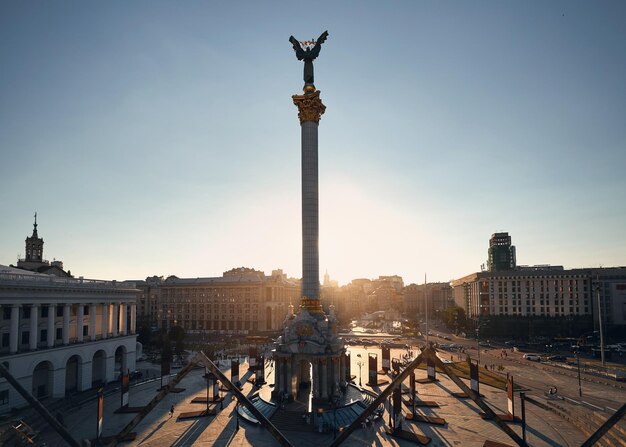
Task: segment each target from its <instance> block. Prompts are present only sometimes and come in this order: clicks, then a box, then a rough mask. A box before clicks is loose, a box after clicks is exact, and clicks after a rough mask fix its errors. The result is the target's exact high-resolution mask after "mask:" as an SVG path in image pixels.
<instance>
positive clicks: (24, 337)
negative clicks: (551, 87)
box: [22, 331, 30, 345]
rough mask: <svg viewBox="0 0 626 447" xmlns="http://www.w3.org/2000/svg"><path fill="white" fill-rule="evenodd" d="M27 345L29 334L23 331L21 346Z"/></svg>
mask: <svg viewBox="0 0 626 447" xmlns="http://www.w3.org/2000/svg"><path fill="white" fill-rule="evenodd" d="M28 343H30V332H29V331H24V332H22V344H23V345H27V344H28Z"/></svg>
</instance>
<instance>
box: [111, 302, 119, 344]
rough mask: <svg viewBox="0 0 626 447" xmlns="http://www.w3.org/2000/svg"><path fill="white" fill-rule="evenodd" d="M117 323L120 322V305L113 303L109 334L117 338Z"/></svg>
mask: <svg viewBox="0 0 626 447" xmlns="http://www.w3.org/2000/svg"><path fill="white" fill-rule="evenodd" d="M119 321H120V304H119V303H115V304H113V315H112V318H111V322H112V323H113V324H112V327H111V333H112V334H113V337H117V336H118V324H119Z"/></svg>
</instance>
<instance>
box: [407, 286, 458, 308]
mask: <svg viewBox="0 0 626 447" xmlns="http://www.w3.org/2000/svg"><path fill="white" fill-rule="evenodd" d="M427 301H428V303H426V302H427ZM453 304H454V300H453V298H452V287H451V286H450V284H449V283H447V282H433V283H428V284H426V285H424V284H419V285H418V284H409V285H408V286H406V287H405V288H404V311H405V312H406V313H408V314H410V315H415V314H420V315H424V314H425V313H426V310H427V309H428V314H429V315H434V314H435V313H436V312H439V311H443V310H446V309H447V308H448V307H450V306H452V305H453Z"/></svg>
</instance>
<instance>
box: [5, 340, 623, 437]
mask: <svg viewBox="0 0 626 447" xmlns="http://www.w3.org/2000/svg"><path fill="white" fill-rule="evenodd" d="M429 358H430V359H431V360H433V361H434V363H435V365H436V366H437V367H439V368H440V369H441V370H442V371H443V372H444V373H445V374H446V375H448V377H450V379H451V380H452V381H453V382H454V383H455V384H456V385H457V386H458V387H459V388H461V390H462V391H463V392H465V393H466V394H467V395H468V396H469V397H470V398H471V399H472V400H473V401H474V402H475V403H476V405H478V406H479V407H480V408H481V409H482V410H483V411H484V412H485V414H486V415H487V417H488V418H490V419H492V420H494V421H495V422H496V424H498V426H499V427H500V429H501V430H502V431H504V432H505V433H506V434H507V435H508V436H509V437H510V438H511V439H513V440H514V441H515V443H516V444H517V445H519V446H522V447H527V446H528V444H527V443H526V441H525V440H523V439H522V438H520V437H519V436H518V435H517V434H516V433H515V432H514V431H513V430H511V428H510V427H509V426H508V425H507V423H506V421H504V420H502V419H501V418H500V417H499V416H498V415H497V414H495V413H494V412H493V410H492V409H491V408H490V407H489V406H488V405H487V404H486V403H485V402H483V400H482V399H481V398H480V396H479V395H477V393H473V392H472V391H471V390H470V389H469V388H468V387H467V385H465V383H463V381H462V380H461V379H460V378H459V377H458V376H457V375H456V374H455V373H454V372H453V371H452V370H450V369H449V368H448V366H447V365H446V364H445V363H443V362H442V361H441V359H439V357H437V355H436V351H435V349H434V348H432V347H430V348H426V349H425V350H424V351H423V352H422V353H421V354H420V355H419V356H418V357H417V358H416V359H415V360H413V361H412V362H411V363H410V364H409V365H407V367H406V368H404V370H403V371H402V372H400V374H398V375H397V376H396V378H395V379H393V380H392V382H391V383H390V384H389V386H388V387H387V388H385V390H383V392H382V393H381V394H380V395H378V397H377V398H376V399H374V401H373V402H372V403H371V404H370V405H369V406H368V407H367V408H366V409H365V410H364V411H363V412H362V413H361V414H360V416H359V417H358V418H357V419H355V420H354V422H352V424H350V425H349V426H348V427H346V428H345V429H344V430H343V431H342V432H341V434H340V435H339V436H338V437H337V438H336V439H334V440H333V442H332V444H330V447H337V446H339V445H341V444H342V443H343V442H344V441H345V440H346V439H348V437H349V436H350V435H351V434H352V432H354V430H356V429H357V428H359V427H361V424H362V422H364V421H365V420H366V419H367V418H368V417H369V416H371V415H372V414H373V413H374V411H376V409H377V408H378V407H379V406H380V405H381V404H382V403H384V402H385V401H386V400H387V398H388V397H389V396H390V395H391V394H392V393H393V391H394V390H395V389H396V388H398V387H399V386H401V385H402V382H404V380H405V379H406V378H407V377H408V376H409V375H410V374H413V372H414V371H415V368H417V367H418V366H419V365H420V364H422V363H423V362H425V361H427V360H428V359H429ZM197 364H202V365H204V366H205V367H206V368H208V369H209V370H210V371H211V372H212V373H213V374H214V375H215V376H217V377H218V379H219V380H220V381H222V383H223V384H224V386H225V387H226V388H227V389H228V391H230V392H231V393H233V396H234V397H235V399H237V401H238V402H239V403H240V404H241V405H243V406H245V407H246V408H247V409H248V410H249V411H250V412H251V413H252V414H253V415H254V417H255V418H256V419H257V420H258V421H259V423H260V424H261V426H263V427H264V428H265V429H266V430H267V431H268V432H269V433H270V434H271V435H272V436H273V437H274V438H275V439H276V440H277V441H278V443H279V444H280V445H281V446H283V447H293V444H291V442H290V441H289V440H288V439H287V438H286V437H285V436H284V435H283V434H282V433H281V432H280V430H278V429H277V428H276V427H275V426H274V424H272V423H271V422H270V421H269V419H267V418H266V417H265V416H264V415H263V414H262V413H261V412H260V411H259V410H258V409H257V408H256V407H255V406H254V405H253V404H252V402H251V401H250V400H249V399H248V398H247V397H246V396H245V395H244V394H243V393H242V392H241V390H239V388H237V387H236V386H235V385H234V384H233V383H232V382H231V381H230V380H229V379H228V378H227V377H226V376H225V375H224V373H222V372H221V371H220V369H219V368H218V367H217V366H216V365H215V364H214V363H213V362H212V361H211V359H209V358H208V357H207V356H206V354H204V352H199V353H198V354H196V355H195V356H194V357H193V359H191V361H190V362H189V364H188V365H187V366H185V367H184V368H183V369H182V370H181V371H180V372H179V373H178V374H177V375H176V376H175V377H174V379H173V380H172V381H170V383H169V384H168V385H167V386H166V387H164V388H163V389H162V390H161V391H160V392H159V393H158V394H157V395H156V396H155V397H154V398H153V399H152V400H151V401H150V402H149V403H148V404H147V405H146V406H145V407H144V408H143V409H142V411H141V412H140V413H138V414H137V415H136V416H135V417H134V418H133V419H132V420H131V421H130V422H129V423H128V424H127V425H126V426H125V427H124V428H123V429H122V431H120V433H118V434H117V435H116V436H115V437H114V439H113V440H112V441H111V442H110V443H109V444H108V447H114V446H116V445H117V444H118V442H121V441H122V440H123V439H124V438H125V437H126V436H127V435H128V434H129V433H130V432H131V431H132V430H133V428H135V427H136V426H137V425H138V424H139V423H140V422H141V421H142V420H143V419H144V418H145V417H146V416H147V415H148V413H150V411H152V410H153V409H154V407H156V405H157V404H158V403H159V402H160V401H161V400H162V399H163V398H164V397H165V396H166V395H167V394H168V393H169V392H170V391H171V390H172V389H174V388H175V387H176V385H177V384H178V383H179V382H180V381H181V380H182V379H183V378H184V377H185V376H186V375H187V374H188V373H189V372H190V371H191V370H192V369H193V367H194V366H196V365H197ZM0 376H2V377H4V378H5V379H6V380H7V382H9V384H10V385H11V386H13V387H14V388H15V390H16V391H17V392H18V393H19V394H20V395H22V397H24V399H26V401H27V402H28V403H29V404H30V405H31V406H32V407H33V408H34V409H35V410H36V411H37V412H38V413H39V414H40V415H41V416H42V417H43V418H44V419H45V420H46V422H48V424H50V426H51V427H52V428H53V429H54V430H55V431H56V432H57V433H59V435H60V436H61V437H62V438H63V439H64V440H65V441H66V442H67V443H68V445H69V446H71V447H80V445H81V444H80V443H79V442H78V441H76V440H75V439H74V438H73V437H72V435H71V434H70V433H69V432H68V431H67V430H66V429H65V427H63V426H62V425H61V424H60V423H59V422H58V421H57V420H56V419H55V418H54V416H52V414H50V412H49V411H48V410H47V409H46V408H45V407H44V406H43V405H42V404H41V403H40V402H39V401H38V400H37V399H36V398H35V397H33V396H32V395H31V394H30V393H29V392H28V391H27V390H26V389H24V387H22V386H21V385H20V383H19V382H18V381H17V380H15V378H14V377H13V376H12V375H11V374H10V373H9V371H8V370H7V369H6V368H4V366H2V364H0ZM625 414H626V404H624V405H622V406H621V407H620V408H619V409H618V410H617V411H616V412H615V413H614V414H613V415H611V417H609V418H608V419H607V420H606V422H605V423H604V424H602V426H600V427H599V428H598V430H596V432H595V433H593V434H592V435H591V436H590V437H589V439H587V441H585V442H584V443H583V444H582V446H581V447H591V446H593V445H595V444H596V443H597V442H598V441H599V440H600V439H601V438H602V437H603V436H604V434H606V433H607V432H608V431H609V430H610V429H611V428H612V427H613V426H614V425H615V424H616V423H617V422H619V421H620V420H621V419H622V418H623V417H624V415H625Z"/></svg>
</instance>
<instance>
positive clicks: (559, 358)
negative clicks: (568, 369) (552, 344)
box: [548, 355, 567, 362]
mask: <svg viewBox="0 0 626 447" xmlns="http://www.w3.org/2000/svg"><path fill="white" fill-rule="evenodd" d="M548 360H550V361H551V362H566V361H567V358H566V357H565V356H564V355H551V356H550V357H548Z"/></svg>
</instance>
